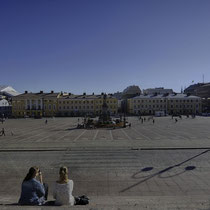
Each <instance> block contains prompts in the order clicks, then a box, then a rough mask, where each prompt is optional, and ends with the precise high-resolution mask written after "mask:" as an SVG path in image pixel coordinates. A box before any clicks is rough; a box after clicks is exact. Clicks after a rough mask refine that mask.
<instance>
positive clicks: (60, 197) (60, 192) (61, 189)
mask: <svg viewBox="0 0 210 210" xmlns="http://www.w3.org/2000/svg"><path fill="white" fill-rule="evenodd" d="M59 175H60V178H59V180H58V181H56V183H55V188H54V192H53V197H54V198H55V205H71V206H73V205H74V203H75V199H74V196H72V191H73V186H74V183H73V181H72V180H69V179H68V168H67V167H65V166H63V167H61V168H60V171H59Z"/></svg>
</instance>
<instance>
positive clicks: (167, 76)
mask: <svg viewBox="0 0 210 210" xmlns="http://www.w3.org/2000/svg"><path fill="white" fill-rule="evenodd" d="M202 74H204V76H205V82H210V0H0V84H2V85H11V86H13V87H14V88H15V89H17V90H18V91H20V92H23V91H24V90H29V91H33V92H36V91H40V90H44V91H50V90H55V91H61V90H62V91H67V92H72V93H75V94H80V93H83V92H84V91H85V92H87V93H92V92H95V93H101V92H107V93H110V92H116V91H122V90H123V89H124V88H126V87H127V86H129V85H139V86H140V88H141V89H145V88H154V87H165V88H173V89H174V91H177V92H178V91H180V89H181V86H183V87H184V86H188V85H190V84H192V81H193V80H194V82H195V83H196V82H202Z"/></svg>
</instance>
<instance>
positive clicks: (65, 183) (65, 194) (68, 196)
mask: <svg viewBox="0 0 210 210" xmlns="http://www.w3.org/2000/svg"><path fill="white" fill-rule="evenodd" d="M73 187H74V183H73V180H70V179H69V178H68V168H67V167H65V166H62V167H61V168H60V170H59V179H58V180H57V181H56V182H55V184H54V190H53V197H54V199H55V200H54V201H47V198H48V185H47V184H45V183H43V178H42V173H41V171H40V169H39V168H38V167H36V166H34V167H31V168H30V169H29V172H28V174H27V175H26V177H25V178H24V180H23V182H22V189H21V195H20V199H19V202H18V203H19V204H20V205H59V206H60V205H71V206H73V205H84V204H88V203H89V201H88V200H89V199H88V198H87V197H86V196H80V197H74V196H73V195H72V191H73Z"/></svg>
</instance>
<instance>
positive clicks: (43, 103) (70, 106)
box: [12, 91, 118, 117]
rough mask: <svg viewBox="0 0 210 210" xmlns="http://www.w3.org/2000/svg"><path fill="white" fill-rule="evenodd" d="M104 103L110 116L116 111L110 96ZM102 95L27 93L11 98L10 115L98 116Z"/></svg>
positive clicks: (113, 98)
mask: <svg viewBox="0 0 210 210" xmlns="http://www.w3.org/2000/svg"><path fill="white" fill-rule="evenodd" d="M106 102H107V105H108V111H109V113H110V114H116V113H117V111H118V100H117V98H115V97H113V96H112V95H111V94H108V95H107V98H106ZM102 105H103V94H101V95H94V94H92V95H86V94H83V95H74V94H71V93H62V92H61V93H54V92H53V91H51V92H50V93H44V92H43V91H40V92H39V93H28V92H27V91H25V93H24V94H21V95H18V96H15V97H13V98H12V115H13V116H14V117H25V116H29V117H42V116H45V117H53V116H84V115H87V114H90V115H93V114H94V115H99V114H100V113H101V112H102Z"/></svg>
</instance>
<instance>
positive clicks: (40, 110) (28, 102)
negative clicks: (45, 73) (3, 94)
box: [12, 91, 60, 117]
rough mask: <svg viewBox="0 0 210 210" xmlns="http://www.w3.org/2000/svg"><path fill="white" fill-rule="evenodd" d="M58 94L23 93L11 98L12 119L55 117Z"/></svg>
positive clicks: (41, 92)
mask: <svg viewBox="0 0 210 210" xmlns="http://www.w3.org/2000/svg"><path fill="white" fill-rule="evenodd" d="M59 95H60V93H54V92H53V91H51V93H44V92H43V91H40V92H39V93H28V91H25V93H23V94H20V95H18V96H14V97H12V115H13V116H14V117H25V116H29V117H42V116H55V115H56V113H57V98H58V97H59Z"/></svg>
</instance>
